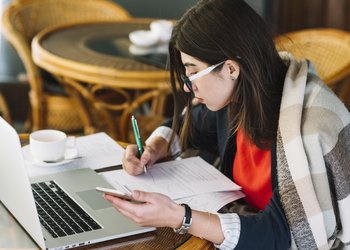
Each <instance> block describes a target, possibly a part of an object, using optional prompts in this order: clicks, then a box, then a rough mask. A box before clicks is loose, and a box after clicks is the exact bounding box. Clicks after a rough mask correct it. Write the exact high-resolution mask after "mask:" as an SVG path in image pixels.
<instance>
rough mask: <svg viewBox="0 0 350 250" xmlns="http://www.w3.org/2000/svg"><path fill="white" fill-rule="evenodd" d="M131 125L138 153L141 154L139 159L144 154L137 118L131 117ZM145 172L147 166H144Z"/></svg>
mask: <svg viewBox="0 0 350 250" xmlns="http://www.w3.org/2000/svg"><path fill="white" fill-rule="evenodd" d="M131 124H132V129H133V130H134V135H135V140H136V145H137V151H138V153H139V157H141V155H142V154H143V146H142V142H141V136H140V131H139V127H138V126H137V120H136V118H135V116H131ZM143 171H144V172H145V174H146V173H147V168H146V166H143Z"/></svg>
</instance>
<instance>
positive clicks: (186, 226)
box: [174, 204, 192, 234]
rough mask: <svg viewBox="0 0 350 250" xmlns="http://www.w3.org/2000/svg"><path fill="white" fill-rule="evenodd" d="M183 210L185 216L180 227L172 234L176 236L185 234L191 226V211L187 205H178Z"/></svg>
mask: <svg viewBox="0 0 350 250" xmlns="http://www.w3.org/2000/svg"><path fill="white" fill-rule="evenodd" d="M180 205H181V206H183V207H184V208H185V216H184V219H183V221H182V225H181V227H179V228H174V232H175V233H178V234H185V233H187V232H188V230H189V229H190V226H191V224H192V210H191V208H190V207H189V206H188V205H187V204H180Z"/></svg>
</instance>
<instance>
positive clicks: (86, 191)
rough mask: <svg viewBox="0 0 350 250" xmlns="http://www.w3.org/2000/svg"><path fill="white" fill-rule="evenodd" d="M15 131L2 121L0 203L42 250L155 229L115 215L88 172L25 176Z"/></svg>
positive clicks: (95, 176) (98, 178)
mask: <svg viewBox="0 0 350 250" xmlns="http://www.w3.org/2000/svg"><path fill="white" fill-rule="evenodd" d="M24 164H25V163H24V160H23V155H22V151H21V144H20V140H19V137H18V135H17V132H16V131H15V129H14V128H12V127H11V125H9V124H8V123H7V122H6V121H5V120H4V119H3V118H2V117H0V200H1V202H2V203H3V204H4V205H5V206H6V208H7V209H8V210H9V211H10V212H11V213H12V215H13V216H14V217H15V218H16V220H17V221H18V222H19V223H20V224H21V226H22V227H23V228H24V229H25V230H26V231H27V233H28V234H29V235H30V236H31V237H32V239H33V240H34V241H35V242H36V243H37V244H38V246H39V247H40V248H42V249H67V248H72V247H77V246H83V245H87V244H92V243H98V242H102V241H107V240H111V239H117V238H122V237H126V236H130V235H135V234H140V233H146V232H150V231H153V230H155V228H151V227H140V226H137V225H136V224H134V223H133V222H132V221H131V220H129V219H127V218H126V217H125V216H123V215H122V214H120V213H119V212H118V211H116V210H115V209H114V208H113V207H112V206H111V204H110V203H109V202H107V201H105V200H104V199H103V197H102V195H101V193H99V192H97V191H96V190H95V187H97V186H103V187H110V188H112V187H111V186H110V185H109V184H108V182H107V181H106V180H105V179H104V178H103V177H102V176H100V175H98V174H97V173H96V172H95V171H93V170H92V169H89V168H83V169H75V170H69V171H65V172H60V173H56V174H51V175H45V176H38V177H33V178H29V177H28V175H27V173H26V167H25V165H24Z"/></svg>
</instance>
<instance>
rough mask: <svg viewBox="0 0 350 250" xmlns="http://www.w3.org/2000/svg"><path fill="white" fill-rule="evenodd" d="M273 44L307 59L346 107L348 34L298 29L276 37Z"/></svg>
mask: <svg viewBox="0 0 350 250" xmlns="http://www.w3.org/2000/svg"><path fill="white" fill-rule="evenodd" d="M275 44H276V47H277V50H279V51H281V50H284V51H289V52H290V53H292V54H293V55H294V57H296V58H297V59H301V58H306V59H309V60H311V61H312V62H313V63H314V65H315V67H316V69H317V72H318V74H319V75H320V77H321V79H322V80H323V81H324V82H325V83H326V84H327V85H328V86H329V87H330V88H332V89H333V90H334V92H335V93H336V94H337V95H338V96H339V97H340V99H341V100H342V101H343V102H344V103H346V104H347V106H348V107H349V106H350V105H349V104H350V103H349V97H350V32H346V31H342V30H337V29H326V28H324V29H306V30H299V31H295V32H290V33H287V34H283V35H280V36H278V37H276V38H275Z"/></svg>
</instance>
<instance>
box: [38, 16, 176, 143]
mask: <svg viewBox="0 0 350 250" xmlns="http://www.w3.org/2000/svg"><path fill="white" fill-rule="evenodd" d="M151 21H152V20H150V19H132V20H128V21H119V22H104V23H101V22H99V23H84V24H75V25H66V26H60V27H53V28H52V27H51V28H49V29H46V30H43V31H42V32H40V33H39V34H38V35H37V36H36V37H35V38H34V39H33V42H32V56H33V60H34V62H35V63H36V64H37V65H38V66H39V67H41V68H43V69H45V70H46V71H48V72H50V73H52V74H53V75H54V76H56V78H58V79H59V80H60V81H61V82H62V83H63V84H64V86H65V87H66V90H67V91H68V93H69V94H70V96H71V97H72V101H73V102H74V103H75V106H76V107H77V109H78V111H79V113H80V116H81V118H82V120H83V123H84V127H85V131H86V133H91V132H95V131H96V130H98V129H96V128H98V124H96V120H98V119H94V118H93V116H94V113H93V112H91V110H92V109H94V110H95V111H96V112H95V115H96V113H97V114H99V115H100V116H102V118H101V120H105V121H106V123H107V127H108V131H107V132H109V134H110V135H111V136H112V137H113V138H115V139H117V140H122V141H129V140H128V138H127V136H126V133H127V131H128V129H129V117H130V114H132V113H135V112H140V111H135V110H136V109H137V108H139V107H140V106H142V104H144V103H146V102H147V103H148V104H149V102H150V101H152V104H151V108H150V110H148V115H149V116H150V117H153V118H154V119H155V118H156V117H159V116H160V117H161V116H163V114H164V102H165V99H166V96H167V95H168V94H169V93H170V85H169V73H168V72H167V71H166V70H165V60H166V55H163V56H159V55H155V54H151V55H143V56H140V55H134V54H132V53H130V52H129V46H130V42H129V39H128V34H129V33H130V32H131V31H134V30H139V29H149V25H150V22H151ZM106 89H107V90H109V93H108V94H106V92H103V90H106ZM125 90H126V91H125ZM132 90H133V92H132V94H131V95H130V93H131V92H130V91H132ZM135 90H137V91H136V94H135ZM101 93H102V94H101ZM103 93H104V95H103ZM112 93H113V94H114V96H115V97H113V95H112ZM109 95H112V98H111V97H110V96H109ZM101 96H102V97H101ZM117 99H118V100H120V99H123V101H120V102H118V103H113V101H111V100H114V101H116V100H117ZM110 111H113V112H114V113H115V112H120V113H121V114H120V119H119V120H118V123H117V124H116V123H114V121H113V116H112V115H110V113H111V112H110ZM118 126H119V127H118ZM116 127H117V129H115V128H116Z"/></svg>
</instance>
